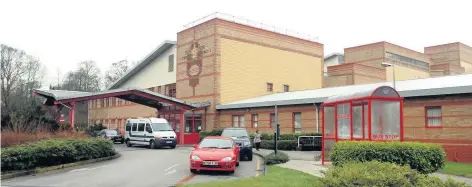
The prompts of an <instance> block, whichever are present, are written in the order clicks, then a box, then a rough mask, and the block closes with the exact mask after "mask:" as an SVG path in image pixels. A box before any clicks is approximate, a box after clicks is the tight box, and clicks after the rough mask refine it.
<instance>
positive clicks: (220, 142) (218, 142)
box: [198, 138, 233, 149]
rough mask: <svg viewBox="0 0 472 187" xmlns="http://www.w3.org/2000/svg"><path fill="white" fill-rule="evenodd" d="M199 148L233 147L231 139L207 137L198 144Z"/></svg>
mask: <svg viewBox="0 0 472 187" xmlns="http://www.w3.org/2000/svg"><path fill="white" fill-rule="evenodd" d="M198 147H199V148H216V149H230V148H232V147H233V143H232V142H231V140H225V139H216V138H205V139H203V140H202V142H201V143H200V144H199V145H198Z"/></svg>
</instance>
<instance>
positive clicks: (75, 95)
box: [35, 88, 210, 109]
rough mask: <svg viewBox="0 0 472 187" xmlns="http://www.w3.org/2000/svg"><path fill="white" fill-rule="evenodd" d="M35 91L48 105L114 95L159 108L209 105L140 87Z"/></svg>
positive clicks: (190, 107) (207, 102)
mask: <svg viewBox="0 0 472 187" xmlns="http://www.w3.org/2000/svg"><path fill="white" fill-rule="evenodd" d="M35 93H36V94H37V95H39V96H42V97H44V98H45V99H46V100H45V101H44V104H46V105H49V106H52V105H55V104H60V103H69V102H81V101H89V100H94V99H102V98H108V97H116V98H120V99H123V100H127V101H131V102H135V103H138V104H141V105H145V106H148V107H153V108H160V107H162V106H180V107H183V108H187V109H195V108H201V107H206V106H209V105H210V101H206V102H194V103H191V102H186V101H182V100H179V99H176V98H173V97H169V96H166V95H162V94H159V93H156V92H152V91H149V90H147V89H140V88H119V89H112V90H105V91H100V92H77V91H66V90H35Z"/></svg>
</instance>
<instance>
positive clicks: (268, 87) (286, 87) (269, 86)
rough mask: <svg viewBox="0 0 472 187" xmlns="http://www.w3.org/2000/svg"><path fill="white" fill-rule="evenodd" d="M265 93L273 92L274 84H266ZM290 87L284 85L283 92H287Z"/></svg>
mask: <svg viewBox="0 0 472 187" xmlns="http://www.w3.org/2000/svg"><path fill="white" fill-rule="evenodd" d="M267 91H268V92H273V91H274V84H272V83H270V82H268V83H267ZM289 91H290V87H289V86H288V85H287V84H284V92H289Z"/></svg>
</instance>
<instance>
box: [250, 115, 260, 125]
mask: <svg viewBox="0 0 472 187" xmlns="http://www.w3.org/2000/svg"><path fill="white" fill-rule="evenodd" d="M258 121H259V115H257V114H252V115H251V126H252V127H256V124H257V122H258Z"/></svg>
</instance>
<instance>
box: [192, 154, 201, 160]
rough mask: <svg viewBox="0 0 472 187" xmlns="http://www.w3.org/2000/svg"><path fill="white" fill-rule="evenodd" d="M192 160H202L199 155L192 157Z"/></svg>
mask: <svg viewBox="0 0 472 187" xmlns="http://www.w3.org/2000/svg"><path fill="white" fill-rule="evenodd" d="M191 159H192V160H200V157H198V156H197V155H192V157H191Z"/></svg>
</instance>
